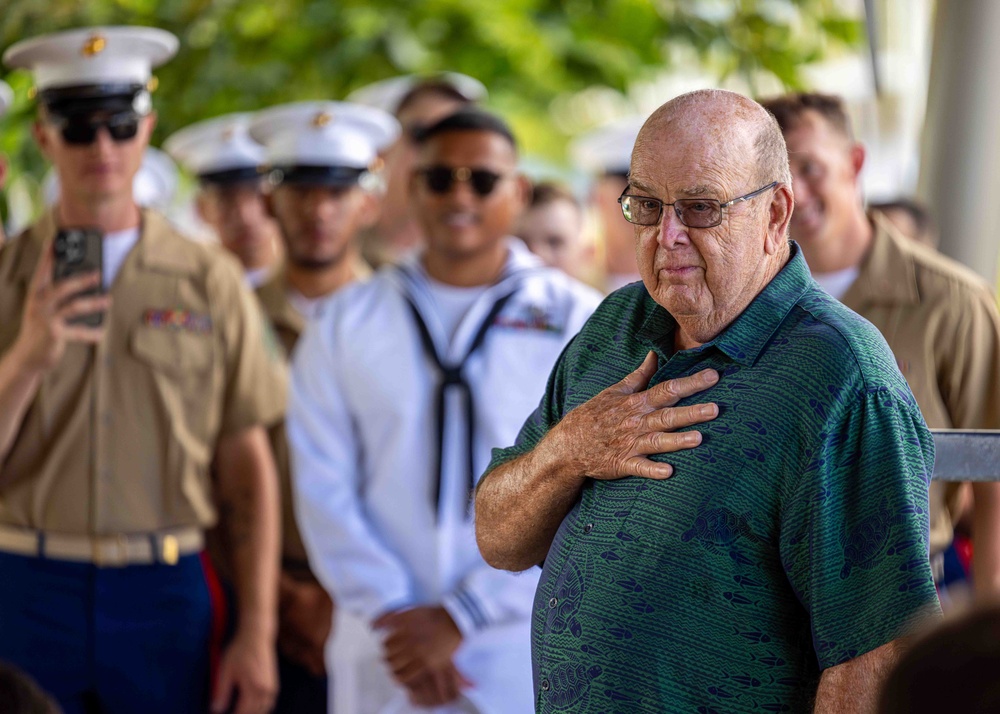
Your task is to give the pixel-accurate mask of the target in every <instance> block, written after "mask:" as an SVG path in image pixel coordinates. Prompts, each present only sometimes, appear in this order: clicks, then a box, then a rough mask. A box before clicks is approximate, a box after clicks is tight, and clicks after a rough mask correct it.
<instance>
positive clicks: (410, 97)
mask: <svg viewBox="0 0 1000 714" xmlns="http://www.w3.org/2000/svg"><path fill="white" fill-rule="evenodd" d="M427 95H436V96H439V97H443V98H445V99H453V100H455V101H456V102H461V103H462V104H472V102H471V101H470V100H469V98H468V97H466V96H465V95H464V94H462V93H461V92H460V91H458V90H457V89H455V86H454V85H453V84H451V83H450V82H447V81H445V80H443V79H433V78H432V79H425V80H423V81H422V82H418V83H417V84H415V85H413V86H412V87H411V88H410V89H409V91H407V92H406V94H404V95H403V98H402V99H400V100H399V104H397V105H396V110H395V112H394V114H395V115H396V116H399V113H400V112H401V111H403V110H404V109H406V107H408V106H410V105H411V104H413V102H415V101H417V100H418V99H419V98H421V97H425V96H427Z"/></svg>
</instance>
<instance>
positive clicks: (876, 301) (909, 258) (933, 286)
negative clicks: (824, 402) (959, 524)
mask: <svg viewBox="0 0 1000 714" xmlns="http://www.w3.org/2000/svg"><path fill="white" fill-rule="evenodd" d="M872 220H873V222H874V225H875V238H874V241H873V243H872V246H871V249H870V250H869V253H868V256H867V258H866V259H865V261H864V263H863V264H862V266H861V271H860V274H859V276H858V278H857V280H856V281H855V282H854V284H853V285H852V286H851V288H850V289H849V290H848V292H847V294H846V295H844V300H843V301H844V303H845V304H846V305H847V306H848V307H849V308H851V309H852V310H854V311H855V312H857V313H859V314H861V315H862V316H863V317H865V318H866V319H867V320H869V321H870V322H872V323H873V324H874V325H875V326H876V327H877V328H878V329H879V331H880V332H881V333H882V335H883V336H884V337H885V339H886V342H888V343H889V347H890V348H891V349H892V352H893V354H894V355H895V357H896V362H897V363H898V365H899V369H900V371H901V372H902V373H903V376H904V377H905V378H906V381H907V383H908V384H909V385H910V389H911V390H912V391H913V395H914V397H916V399H917V403H918V404H919V405H920V410H921V412H922V413H923V416H924V419H925V420H926V422H927V425H928V426H930V427H931V428H932V429H934V428H938V429H942V428H953V429H1000V315H998V312H997V306H996V301H995V299H994V297H993V293H992V292H991V291H990V288H989V286H987V285H986V283H985V282H984V281H983V280H982V279H981V278H980V277H979V276H978V275H976V274H975V273H973V272H972V271H971V270H969V269H967V268H965V267H964V266H962V265H960V264H959V263H957V262H956V261H954V260H951V259H950V258H947V257H945V256H943V255H941V254H940V253H938V252H936V251H934V250H933V249H931V248H928V247H925V246H923V245H918V244H917V243H916V242H914V241H912V240H909V239H907V238H906V237H904V236H902V235H900V234H899V233H897V232H896V230H895V229H894V228H893V226H892V224H891V223H889V221H888V220H887V219H885V218H884V217H883V216H881V215H880V214H877V213H876V214H873V216H872ZM956 488H957V486H955V485H952V484H943V483H939V482H934V483H933V484H932V485H931V500H930V506H931V541H930V542H931V553H937V552H940V551H941V550H943V549H944V548H946V547H947V546H948V544H949V543H950V542H951V539H952V531H953V524H952V514H951V513H950V512H949V507H948V506H949V502H950V501H951V500H952V498H953V496H954V494H955V490H956Z"/></svg>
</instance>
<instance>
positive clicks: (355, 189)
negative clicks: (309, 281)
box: [269, 183, 375, 270]
mask: <svg viewBox="0 0 1000 714" xmlns="http://www.w3.org/2000/svg"><path fill="white" fill-rule="evenodd" d="M269 205H270V211H271V215H273V216H274V218H275V220H276V221H277V222H278V226H279V227H280V228H281V237H282V239H283V240H284V244H285V252H286V254H287V256H288V260H289V262H290V263H292V264H293V265H295V266H297V267H299V268H303V269H307V270H325V269H327V268H331V267H334V266H335V265H338V264H339V263H340V261H341V260H343V259H344V258H345V257H346V256H347V255H349V252H350V248H351V246H352V241H354V238H355V236H356V235H357V233H358V231H359V230H361V229H362V228H364V227H366V226H367V225H370V223H371V221H372V220H373V219H374V209H375V203H374V201H373V199H372V196H371V195H370V194H368V193H367V192H365V191H364V190H362V189H361V188H360V187H359V186H356V185H354V186H340V187H335V186H321V185H309V184H292V183H287V184H281V185H280V186H278V187H277V188H275V189H274V192H273V193H272V194H271V195H270V197H269Z"/></svg>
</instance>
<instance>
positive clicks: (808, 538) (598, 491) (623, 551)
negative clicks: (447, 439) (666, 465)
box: [491, 244, 938, 714]
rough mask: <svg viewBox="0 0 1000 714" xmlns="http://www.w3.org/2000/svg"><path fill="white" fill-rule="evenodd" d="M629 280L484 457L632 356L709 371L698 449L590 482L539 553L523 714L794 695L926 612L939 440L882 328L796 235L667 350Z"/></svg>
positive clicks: (503, 454)
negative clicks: (722, 322) (656, 474)
mask: <svg viewBox="0 0 1000 714" xmlns="http://www.w3.org/2000/svg"><path fill="white" fill-rule="evenodd" d="M675 328H676V323H675V322H674V320H673V319H672V318H671V316H670V315H669V314H668V313H667V311H666V310H664V309H663V308H662V307H660V306H659V305H658V304H657V303H656V302H654V301H653V299H652V298H651V297H650V296H649V294H648V293H647V291H646V290H645V288H644V287H643V285H642V284H639V283H637V284H633V285H631V286H628V287H626V288H623V289H622V290H619V291H617V292H615V293H613V294H612V295H611V296H609V297H608V298H607V299H606V300H605V301H604V303H603V304H602V306H601V307H600V308H599V309H598V311H597V312H596V313H595V314H594V315H593V317H591V319H590V320H589V321H588V322H587V324H586V325H585V326H584V328H583V330H582V331H581V332H580V334H579V335H577V337H576V338H575V339H574V341H573V342H572V343H571V344H570V345H569V346H568V347H567V349H566V351H565V352H564V353H563V355H562V357H561V358H560V360H559V362H558V363H557V365H556V368H555V369H554V371H553V373H552V375H551V377H550V380H549V384H548V388H547V390H546V394H545V397H544V398H543V400H542V404H541V406H540V407H539V408H538V410H537V411H536V412H535V413H534V414H533V415H532V416H531V417H530V418H529V420H528V421H527V423H526V424H525V425H524V427H523V428H522V431H521V433H520V435H519V437H518V440H517V443H516V445H515V446H513V447H511V448H509V449H504V450H496V451H495V452H494V458H493V462H492V464H491V468H493V467H495V466H496V465H498V464H500V463H503V462H505V461H507V460H509V459H512V458H514V457H516V456H518V455H520V454H523V453H525V452H527V451H529V450H530V449H531V448H533V447H534V445H535V444H537V443H538V441H539V440H540V439H541V438H542V436H544V434H545V433H546V431H547V430H548V429H550V428H551V427H552V426H553V425H554V424H555V423H556V422H558V421H559V419H560V418H561V417H562V416H563V415H565V414H566V413H567V412H568V411H569V410H570V409H572V408H574V407H576V406H578V405H580V404H582V403H584V402H585V401H587V400H588V399H590V398H591V397H593V396H594V395H596V394H597V393H598V392H599V391H601V390H602V389H604V388H606V387H608V386H609V385H611V384H613V383H615V382H617V381H619V380H621V379H622V378H623V377H625V376H626V375H627V374H628V373H629V372H631V371H632V370H634V369H636V368H637V367H638V366H639V364H640V363H641V362H642V361H643V358H644V357H645V355H646V354H647V352H648V351H649V350H651V349H652V350H655V351H656V352H657V354H658V356H659V364H660V368H659V370H658V371H657V373H656V375H655V377H654V378H653V380H652V382H651V384H656V383H659V382H662V381H665V380H668V379H673V378H676V377H682V376H686V375H690V374H693V373H695V372H697V371H699V370H701V369H704V368H707V367H711V368H713V369H716V370H718V371H719V373H720V374H721V379H720V381H719V382H718V384H716V385H715V386H714V387H712V388H711V389H709V390H707V391H705V392H702V393H701V394H698V395H695V396H694V397H692V398H689V399H686V400H684V401H683V402H681V404H686V403H700V402H707V401H714V402H716V403H717V404H718V405H719V407H720V414H719V417H718V418H717V419H715V420H714V421H712V422H710V423H708V424H706V425H703V426H702V428H701V429H700V430H701V431H702V433H703V434H704V437H705V438H704V441H703V443H702V444H701V445H700V446H698V447H697V448H695V449H691V450H687V451H682V452H679V453H674V454H669V455H662V456H654V457H653V458H655V459H661V460H664V461H669V462H670V463H671V464H673V465H674V470H675V475H674V477H673V478H671V479H668V480H666V481H652V480H646V479H640V478H635V477H629V478H624V479H620V480H617V481H597V480H588V481H587V483H586V485H585V487H584V489H583V492H582V496H581V498H580V500H579V502H577V504H576V505H575V506H574V508H573V509H572V510H571V512H570V513H569V514H568V515H567V516H566V518H565V520H564V521H563V523H562V524H561V526H560V528H559V530H558V532H557V534H556V536H555V540H554V541H553V544H552V547H551V548H550V550H549V553H548V555H547V557H546V560H545V564H544V569H543V573H542V577H541V580H540V583H539V586H538V590H537V593H536V600H535V611H534V617H533V627H532V659H533V667H534V675H535V680H534V681H535V688H536V708H537V710H538V711H539V712H561V711H568V712H574V713H575V712H607V711H630V712H661V711H690V712H699V713H700V714H710V713H712V712H719V713H721V712H729V711H748V710H759V711H763V712H785V711H807V710H808V708H809V706H810V703H811V701H812V699H813V697H814V696H815V692H816V687H817V684H818V681H819V675H820V672H821V671H822V670H823V669H825V668H827V667H831V666H834V665H837V664H840V663H842V662H845V661H847V660H849V659H851V658H853V657H857V656H858V655H861V654H864V653H865V652H868V651H870V650H873V649H875V648H877V647H879V646H880V645H883V644H885V643H887V642H889V641H891V640H893V639H895V638H897V637H899V636H900V635H902V634H905V632H906V631H907V630H908V628H909V627H910V626H911V625H912V622H913V620H914V619H915V617H916V616H917V615H918V614H923V613H926V612H936V611H937V608H938V604H937V595H936V593H935V590H934V584H933V580H932V577H931V572H930V567H929V564H928V556H927V531H928V519H927V488H928V483H929V480H930V475H931V472H932V470H933V464H934V448H933V443H932V439H931V435H930V433H929V432H928V430H927V428H926V426H925V425H924V421H923V419H922V418H921V416H920V411H919V409H918V408H917V405H916V403H915V401H914V399H913V396H912V395H911V393H910V390H909V388H908V387H907V385H906V382H905V381H904V380H903V378H902V376H901V375H900V374H899V371H898V369H897V368H896V364H895V362H894V360H893V357H892V354H891V353H890V351H889V349H888V347H887V346H886V344H885V341H884V340H883V339H882V337H881V336H880V335H879V333H878V331H877V330H875V329H874V328H873V327H872V326H871V325H870V324H868V323H867V322H865V321H864V320H862V319H861V318H860V317H858V316H857V315H855V314H854V313H852V312H850V311H849V310H847V309H846V308H844V307H843V306H842V305H840V304H839V303H838V302H837V301H836V300H834V299H833V298H831V297H830V296H829V295H827V294H825V293H824V292H823V291H822V290H820V289H819V287H818V286H817V285H816V283H815V282H814V281H813V280H812V278H811V277H810V276H809V271H808V268H807V267H806V264H805V261H804V260H803V258H802V256H801V253H800V251H799V249H798V247H797V246H795V245H794V244H793V246H792V258H791V260H790V261H789V262H788V264H787V265H786V266H785V267H784V269H783V270H782V271H781V272H780V273H779V274H778V275H777V276H776V277H775V279H774V280H773V281H772V282H771V283H770V284H769V285H768V286H767V287H766V288H765V289H764V290H763V291H762V292H761V293H760V295H758V296H757V298H756V299H755V300H754V301H753V302H752V303H751V304H750V305H749V307H748V308H747V309H746V310H745V311H744V312H743V314H742V315H740V316H739V317H738V318H737V319H736V321H735V322H733V323H732V325H730V326H729V327H728V328H727V329H726V330H724V331H723V332H722V333H721V334H720V335H719V336H718V337H717V338H716V339H714V340H712V341H711V342H709V343H707V344H705V345H703V346H701V347H698V348H696V349H691V350H684V351H679V352H678V351H676V350H674V348H673V335H674V329H675Z"/></svg>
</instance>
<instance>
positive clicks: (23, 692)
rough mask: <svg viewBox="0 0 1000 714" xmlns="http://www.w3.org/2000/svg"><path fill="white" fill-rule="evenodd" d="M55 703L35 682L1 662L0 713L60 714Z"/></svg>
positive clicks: (13, 667)
mask: <svg viewBox="0 0 1000 714" xmlns="http://www.w3.org/2000/svg"><path fill="white" fill-rule="evenodd" d="M59 711H60V710H59V707H58V706H56V703H55V701H54V700H53V699H52V698H51V697H50V696H48V695H47V694H46V693H45V692H43V691H42V689H41V687H39V686H38V685H37V684H35V680H33V679H32V678H31V677H29V676H28V675H26V674H25V673H24V672H22V671H21V670H19V669H18V668H17V667H15V666H13V665H11V664H8V663H6V662H0V712H10V713H11V714H59Z"/></svg>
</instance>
